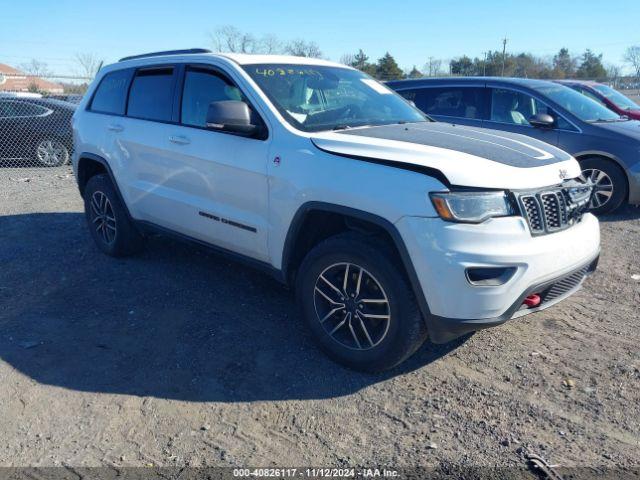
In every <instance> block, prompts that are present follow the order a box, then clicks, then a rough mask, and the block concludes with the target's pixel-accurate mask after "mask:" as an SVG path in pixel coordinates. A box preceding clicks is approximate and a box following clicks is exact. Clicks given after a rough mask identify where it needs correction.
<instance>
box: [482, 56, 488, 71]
mask: <svg viewBox="0 0 640 480" xmlns="http://www.w3.org/2000/svg"><path fill="white" fill-rule="evenodd" d="M482 76H483V77H486V76H487V52H484V62H483V63H482Z"/></svg>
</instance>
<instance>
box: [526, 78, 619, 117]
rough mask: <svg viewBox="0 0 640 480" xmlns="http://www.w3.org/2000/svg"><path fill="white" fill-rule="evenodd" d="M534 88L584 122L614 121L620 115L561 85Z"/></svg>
mask: <svg viewBox="0 0 640 480" xmlns="http://www.w3.org/2000/svg"><path fill="white" fill-rule="evenodd" d="M535 89H536V90H537V91H538V92H540V93H541V94H543V95H546V96H547V97H549V99H551V100H553V101H554V102H556V103H557V104H558V105H560V106H561V107H562V108H564V109H565V110H567V111H569V112H570V113H572V114H574V115H575V116H576V117H578V118H579V119H580V120H583V121H585V122H615V121H617V120H620V115H618V114H617V113H614V112H612V111H611V110H609V109H608V108H606V107H604V106H602V105H600V104H599V103H598V102H596V101H595V100H591V99H590V98H588V97H585V96H584V95H583V94H581V93H578V92H576V91H575V90H573V89H571V88H569V87H565V86H563V85H544V86H538V87H535Z"/></svg>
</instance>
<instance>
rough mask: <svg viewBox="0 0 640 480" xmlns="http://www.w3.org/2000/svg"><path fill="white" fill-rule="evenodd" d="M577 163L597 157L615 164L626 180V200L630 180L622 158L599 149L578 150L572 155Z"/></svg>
mask: <svg viewBox="0 0 640 480" xmlns="http://www.w3.org/2000/svg"><path fill="white" fill-rule="evenodd" d="M573 157H574V158H575V159H576V160H577V161H578V163H581V162H582V161H584V160H586V159H588V158H599V159H601V160H605V161H607V162H611V163H613V164H614V165H616V166H617V167H618V168H619V169H620V170H621V171H622V173H623V175H624V178H625V180H626V182H627V195H626V198H625V202H626V201H627V200H628V198H629V189H630V188H631V185H630V182H629V175H628V174H627V169H626V168H625V165H624V163H623V162H622V160H620V159H619V158H618V157H616V156H615V155H612V154H610V153H607V152H602V151H599V150H588V151H584V152H579V153H576V154H574V156H573ZM580 168H582V165H581V166H580Z"/></svg>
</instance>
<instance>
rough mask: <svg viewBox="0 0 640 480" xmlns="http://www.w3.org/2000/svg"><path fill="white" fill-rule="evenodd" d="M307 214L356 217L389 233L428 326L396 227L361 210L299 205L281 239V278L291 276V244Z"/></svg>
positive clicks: (426, 307) (427, 315) (426, 308)
mask: <svg viewBox="0 0 640 480" xmlns="http://www.w3.org/2000/svg"><path fill="white" fill-rule="evenodd" d="M311 211H322V212H330V213H337V214H341V215H344V216H347V217H352V218H356V219H358V220H363V221H366V222H369V223H372V224H374V225H376V226H378V227H380V228H381V229H383V230H384V231H385V232H386V233H388V234H389V236H390V237H391V240H392V241H393V243H394V246H395V247H396V250H397V251H398V253H399V255H400V259H401V261H402V265H403V267H404V269H405V272H406V273H407V277H408V279H409V282H410V284H411V288H412V290H413V294H414V295H415V297H416V300H417V301H418V306H419V308H420V312H421V313H422V317H423V319H424V321H425V322H426V324H427V329H428V328H429V325H430V323H431V322H430V318H431V311H430V310H429V305H428V303H427V299H426V298H425V296H424V292H423V290H422V287H421V285H420V280H419V279H418V274H417V273H416V270H415V268H414V267H413V262H412V261H411V257H410V255H409V251H408V250H407V247H406V245H405V243H404V240H403V239H402V236H401V235H400V232H399V231H398V229H397V228H396V226H395V225H394V224H393V223H391V222H390V221H389V220H387V219H386V218H383V217H381V216H379V215H376V214H373V213H370V212H366V211H364V210H358V209H356V208H351V207H346V206H344V205H338V204H334V203H327V202H320V201H309V202H306V203H303V204H302V205H300V207H299V208H298V210H297V211H296V213H295V214H294V216H293V219H292V220H291V223H290V225H289V230H288V231H287V236H286V238H285V242H284V247H283V250H282V266H281V271H282V275H283V277H284V278H285V279H289V278H290V274H291V271H290V270H291V260H292V257H293V252H294V250H295V243H296V240H297V238H298V236H299V234H300V230H301V227H302V225H303V223H304V219H305V217H306V215H307V214H308V213H310V212H311Z"/></svg>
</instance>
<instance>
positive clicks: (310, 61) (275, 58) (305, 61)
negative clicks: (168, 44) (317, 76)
mask: <svg viewBox="0 0 640 480" xmlns="http://www.w3.org/2000/svg"><path fill="white" fill-rule="evenodd" d="M203 57H205V58H206V57H222V58H227V59H229V60H231V61H233V62H235V63H237V64H239V65H254V64H262V63H280V64H289V65H317V66H328V67H342V68H351V67H348V66H346V65H342V64H340V63H335V62H330V61H328V60H323V59H320V58H309V57H296V56H293V55H254V54H248V53H207V52H205V51H203V50H197V49H192V51H188V50H175V51H167V52H152V53H148V54H143V55H134V56H131V57H125V58H123V59H121V60H120V62H118V63H127V62H136V63H139V64H144V63H147V62H157V61H159V60H164V61H166V60H167V59H170V58H203Z"/></svg>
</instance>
